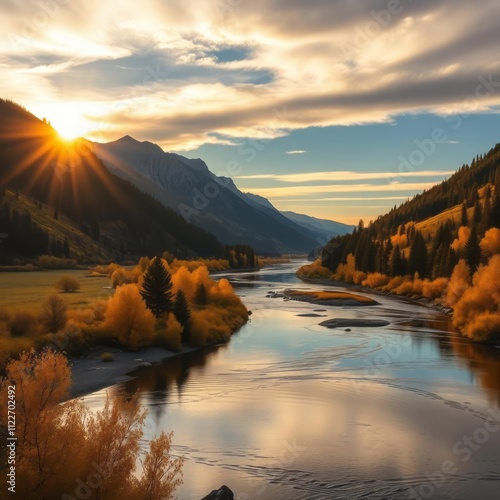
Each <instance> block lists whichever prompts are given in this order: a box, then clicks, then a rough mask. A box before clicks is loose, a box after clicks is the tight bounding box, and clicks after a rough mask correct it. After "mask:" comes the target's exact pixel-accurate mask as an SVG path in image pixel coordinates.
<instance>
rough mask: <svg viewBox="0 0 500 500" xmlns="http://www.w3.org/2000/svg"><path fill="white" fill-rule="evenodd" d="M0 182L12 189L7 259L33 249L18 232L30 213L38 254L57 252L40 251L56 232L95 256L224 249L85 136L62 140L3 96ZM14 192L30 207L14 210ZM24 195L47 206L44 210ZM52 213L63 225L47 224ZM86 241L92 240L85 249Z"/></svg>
mask: <svg viewBox="0 0 500 500" xmlns="http://www.w3.org/2000/svg"><path fill="white" fill-rule="evenodd" d="M0 187H1V188H2V190H5V193H6V196H5V199H4V200H2V201H1V203H2V213H3V218H2V224H3V226H2V227H0V233H3V234H4V235H5V234H7V233H9V230H10V236H9V238H4V242H3V245H2V247H0V248H1V254H0V258H1V259H2V263H8V261H9V260H11V259H12V258H13V257H14V256H16V257H21V258H22V257H30V256H31V254H33V252H34V250H35V249H34V248H30V245H24V244H23V243H22V238H23V236H21V234H20V232H16V231H12V228H13V227H14V226H15V222H16V220H22V217H24V216H25V217H28V215H26V214H29V217H30V218H31V220H30V221H29V223H28V221H27V220H26V221H25V224H24V228H25V229H26V230H28V232H30V233H32V234H33V235H35V236H36V241H37V245H38V247H37V249H36V250H37V252H38V251H39V252H40V253H50V252H51V250H53V249H51V248H44V249H43V248H42V247H43V246H44V244H45V241H48V240H50V236H51V235H53V236H55V237H57V238H58V239H59V240H60V239H62V237H63V235H64V237H65V238H66V239H67V241H68V243H69V246H70V254H72V255H75V256H78V255H80V253H81V255H82V257H83V256H85V258H90V259H94V260H99V259H100V258H101V257H106V258H107V257H108V256H109V255H117V256H119V257H121V258H125V257H126V256H131V257H136V256H140V255H141V254H148V255H154V254H157V253H160V252H163V251H166V250H167V251H169V252H171V253H173V254H174V255H176V256H180V257H191V256H196V255H200V256H207V257H208V256H220V255H221V254H222V245H221V244H220V243H219V241H218V240H217V239H216V238H215V237H214V236H213V235H212V234H210V233H209V232H207V231H206V230H204V229H201V228H199V227H197V226H195V225H193V224H189V223H186V222H185V220H184V219H183V218H182V217H181V216H180V215H179V214H177V213H176V212H174V211H173V210H169V209H167V208H166V207H164V206H163V205H162V204H161V203H159V202H158V201H157V200H155V199H154V198H153V197H151V196H149V195H147V194H145V193H143V192H141V191H140V190H139V189H138V188H137V187H136V186H134V185H132V184H131V183H129V182H127V181H124V180H123V179H121V178H119V177H117V176H115V175H113V174H112V173H111V172H109V171H108V170H107V169H106V167H105V166H104V165H103V163H102V162H101V161H100V160H99V159H98V158H97V157H96V156H95V155H94V154H93V153H92V152H91V151H90V150H89V149H88V147H86V145H85V143H84V142H83V141H75V142H72V143H68V142H64V141H62V140H61V139H60V138H59V137H58V135H57V134H56V132H55V130H54V129H53V128H52V127H51V126H50V125H49V124H47V123H45V122H43V121H41V120H39V119H37V118H36V117H35V116H33V115H32V114H30V113H29V112H28V111H26V110H24V109H23V108H22V107H20V106H18V105H16V104H14V103H12V102H9V101H5V100H0ZM10 191H12V192H14V193H15V192H19V193H20V194H21V195H24V197H23V198H21V200H24V203H25V206H19V203H18V204H17V208H16V206H15V203H14V202H13V201H12V199H11V195H10ZM26 200H31V202H32V203H33V204H34V205H35V206H41V207H42V208H41V209H40V213H36V210H34V209H32V208H33V207H31V208H30V207H28V205H27V201H26ZM18 209H19V210H22V213H19V210H18ZM49 212H52V214H53V219H57V218H61V221H65V222H64V223H59V224H53V222H52V221H51V222H50V223H48V222H47V221H48V218H47V215H48V213H49ZM16 214H17V215H16ZM43 228H45V229H43ZM82 234H84V235H86V236H85V237H84V236H81V235H82ZM76 235H78V237H77V236H76ZM26 236H27V235H26V234H25V235H24V237H26ZM88 237H90V238H91V239H92V240H93V241H94V243H93V244H90V243H88ZM82 238H83V239H82ZM14 239H16V241H14ZM9 240H10V241H9ZM80 240H81V241H85V242H87V243H88V244H84V250H82V249H80V248H79V246H80V243H79V241H80ZM46 246H48V245H46ZM44 250H45V251H44ZM59 250H60V249H58V251H59Z"/></svg>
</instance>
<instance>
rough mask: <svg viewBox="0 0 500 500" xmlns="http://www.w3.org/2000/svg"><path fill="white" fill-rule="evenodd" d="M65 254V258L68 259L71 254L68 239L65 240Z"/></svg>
mask: <svg viewBox="0 0 500 500" xmlns="http://www.w3.org/2000/svg"><path fill="white" fill-rule="evenodd" d="M63 253H64V256H65V257H66V258H67V259H68V258H69V254H70V249H69V243H68V238H64V244H63Z"/></svg>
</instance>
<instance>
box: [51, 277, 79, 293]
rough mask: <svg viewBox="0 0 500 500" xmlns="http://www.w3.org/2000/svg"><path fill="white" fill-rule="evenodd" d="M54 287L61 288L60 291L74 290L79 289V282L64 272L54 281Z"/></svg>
mask: <svg viewBox="0 0 500 500" xmlns="http://www.w3.org/2000/svg"><path fill="white" fill-rule="evenodd" d="M56 288H58V289H59V290H61V291H62V292H65V293H67V292H76V291H77V290H80V283H79V282H78V280H77V279H76V278H74V277H73V276H70V275H69V274H65V275H64V276H61V277H60V278H59V279H58V280H57V282H56Z"/></svg>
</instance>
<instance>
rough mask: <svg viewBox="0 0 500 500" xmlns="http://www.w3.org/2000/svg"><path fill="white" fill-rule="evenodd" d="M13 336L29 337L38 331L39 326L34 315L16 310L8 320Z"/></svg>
mask: <svg viewBox="0 0 500 500" xmlns="http://www.w3.org/2000/svg"><path fill="white" fill-rule="evenodd" d="M8 325H9V330H10V333H11V335H12V336H13V337H31V336H34V335H36V334H37V333H38V331H39V326H38V321H37V320H36V318H35V316H34V315H33V314H31V313H29V312H25V311H18V312H16V313H15V314H14V316H12V317H11V318H10V320H9V322H8Z"/></svg>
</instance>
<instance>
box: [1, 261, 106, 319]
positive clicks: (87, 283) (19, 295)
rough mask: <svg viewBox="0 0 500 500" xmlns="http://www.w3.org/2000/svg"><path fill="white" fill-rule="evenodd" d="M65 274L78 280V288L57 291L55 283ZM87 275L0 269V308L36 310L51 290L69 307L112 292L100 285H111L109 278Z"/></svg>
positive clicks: (36, 311)
mask: <svg viewBox="0 0 500 500" xmlns="http://www.w3.org/2000/svg"><path fill="white" fill-rule="evenodd" d="M65 274H68V275H70V276H73V277H75V278H76V279H77V280H78V282H79V283H80V286H81V288H80V290H78V291H77V292H72V293H61V292H59V291H58V290H57V288H56V287H55V283H56V281H57V280H58V279H59V278H60V277H61V276H63V275H65ZM88 275H89V272H88V271H81V270H73V269H62V270H57V271H34V272H28V273H19V272H17V273H16V272H13V273H0V309H5V310H7V311H9V312H15V311H18V310H19V311H21V310H25V311H29V312H32V313H35V314H37V313H39V312H40V311H41V305H42V303H43V302H44V301H45V299H46V298H47V297H48V296H49V295H52V294H53V293H57V294H58V295H60V296H61V297H63V298H64V300H65V301H66V303H67V304H68V306H69V307H70V308H75V307H78V306H79V305H83V304H88V303H90V302H92V301H93V300H95V299H104V298H107V297H110V296H111V295H112V294H113V293H114V290H110V289H107V288H104V287H106V286H110V285H111V280H110V279H109V278H107V277H88Z"/></svg>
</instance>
